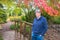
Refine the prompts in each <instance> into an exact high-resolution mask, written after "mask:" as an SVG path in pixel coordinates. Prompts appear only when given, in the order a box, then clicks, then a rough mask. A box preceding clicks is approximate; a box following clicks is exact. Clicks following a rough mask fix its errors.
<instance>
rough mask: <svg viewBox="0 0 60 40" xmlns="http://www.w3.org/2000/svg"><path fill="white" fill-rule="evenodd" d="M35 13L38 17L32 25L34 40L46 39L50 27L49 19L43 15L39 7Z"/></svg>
mask: <svg viewBox="0 0 60 40" xmlns="http://www.w3.org/2000/svg"><path fill="white" fill-rule="evenodd" d="M35 15H36V18H35V19H34V21H33V26H32V40H44V34H45V33H46V31H47V29H48V26H47V20H46V18H45V17H43V16H41V12H40V10H39V9H38V10H36V11H35Z"/></svg>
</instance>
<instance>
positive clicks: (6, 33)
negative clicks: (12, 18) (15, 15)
mask: <svg viewBox="0 0 60 40" xmlns="http://www.w3.org/2000/svg"><path fill="white" fill-rule="evenodd" d="M12 24H13V23H12V22H7V23H5V24H2V27H3V39H4V40H15V31H12V30H10V25H12Z"/></svg>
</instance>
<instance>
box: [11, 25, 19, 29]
mask: <svg viewBox="0 0 60 40" xmlns="http://www.w3.org/2000/svg"><path fill="white" fill-rule="evenodd" d="M19 28H20V25H19V24H16V25H15V24H14V25H11V26H10V29H11V30H15V29H17V30H18V29H19Z"/></svg>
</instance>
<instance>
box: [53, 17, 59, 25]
mask: <svg viewBox="0 0 60 40" xmlns="http://www.w3.org/2000/svg"><path fill="white" fill-rule="evenodd" d="M52 22H53V23H54V24H60V16H56V17H54V18H53V19H52Z"/></svg>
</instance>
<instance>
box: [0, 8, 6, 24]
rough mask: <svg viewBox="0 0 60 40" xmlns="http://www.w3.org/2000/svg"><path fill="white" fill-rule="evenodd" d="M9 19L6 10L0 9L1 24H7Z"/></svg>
mask: <svg viewBox="0 0 60 40" xmlns="http://www.w3.org/2000/svg"><path fill="white" fill-rule="evenodd" d="M6 19H7V14H6V13H5V11H4V10H1V9H0V24H1V23H5V22H6Z"/></svg>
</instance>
